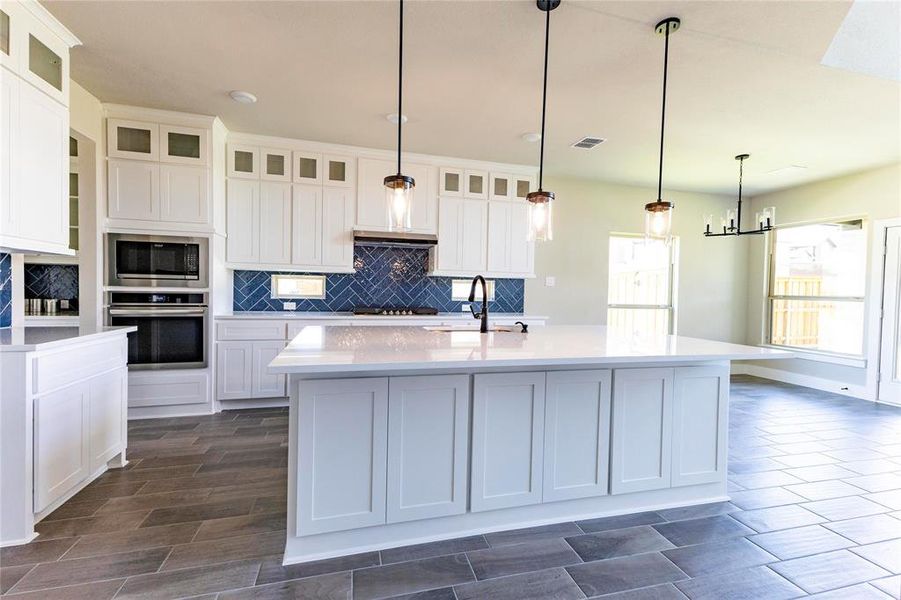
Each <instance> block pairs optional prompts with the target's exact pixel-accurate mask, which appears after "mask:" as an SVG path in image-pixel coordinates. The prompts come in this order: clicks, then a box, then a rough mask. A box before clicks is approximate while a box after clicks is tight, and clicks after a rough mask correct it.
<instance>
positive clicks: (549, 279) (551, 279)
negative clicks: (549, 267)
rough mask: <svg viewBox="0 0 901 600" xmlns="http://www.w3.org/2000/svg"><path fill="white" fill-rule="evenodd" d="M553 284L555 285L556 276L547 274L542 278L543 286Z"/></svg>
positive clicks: (551, 285) (552, 285)
mask: <svg viewBox="0 0 901 600" xmlns="http://www.w3.org/2000/svg"><path fill="white" fill-rule="evenodd" d="M555 285H557V278H556V277H551V276H548V277H545V278H544V286H545V287H554V286H555Z"/></svg>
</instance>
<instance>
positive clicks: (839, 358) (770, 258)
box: [763, 215, 870, 367]
mask: <svg viewBox="0 0 901 600" xmlns="http://www.w3.org/2000/svg"><path fill="white" fill-rule="evenodd" d="M849 221H860V229H861V231H863V232H864V234H865V235H866V238H865V240H864V257H863V260H864V264H863V265H862V268H863V269H864V272H865V273H869V267H870V257H869V243H870V223H869V220H868V218H867V217H866V215H849V216H842V217H831V218H823V219H813V220H810V221H798V222H795V223H786V224H784V225H779V226H777V227H774V228H773V231H772V232H770V233H767V240H766V246H767V252H766V260H767V277H766V293H765V295H764V311H763V312H764V319H765V322H764V343H763V345H764V346H767V347H770V348H778V349H780V350H791V351H793V352H795V353H797V354H798V355H799V357H800V358H808V359H811V360H821V361H822V362H829V363H835V364H842V365H847V366H855V367H859V366H865V361H866V356H867V355H866V352H867V342H868V340H867V333H868V331H867V329H868V327H867V321H868V312H867V311H868V310H869V301H868V298H869V293H870V282H869V281H865V284H864V295H863V296H787V295H784V294H778V295H777V294H774V293H773V291H774V290H775V288H776V237H777V232H778V231H779V230H780V229H793V228H795V227H806V226H809V225H823V224H828V223H835V224H838V223H846V222H849ZM778 300H783V301H792V300H796V301H802V302H803V301H809V302H810V301H812V302H817V301H822V302H858V303H860V304H861V306H862V309H863V322H862V323H861V329H862V332H861V333H862V335H861V345H860V346H861V349H860V353H859V354H849V353H845V352H832V351H830V350H819V349H817V348H806V347H803V346H789V345H786V344H776V343H774V342H773V304H774V302H776V301H778Z"/></svg>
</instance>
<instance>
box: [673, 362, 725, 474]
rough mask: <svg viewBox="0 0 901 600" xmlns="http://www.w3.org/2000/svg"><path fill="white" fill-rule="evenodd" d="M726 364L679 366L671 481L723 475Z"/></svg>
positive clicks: (674, 409) (674, 411)
mask: <svg viewBox="0 0 901 600" xmlns="http://www.w3.org/2000/svg"><path fill="white" fill-rule="evenodd" d="M728 400H729V367H728V365H724V366H710V367H707V366H705V367H678V368H677V369H676V376H675V385H674V391H673V474H672V485H673V486H682V485H696V484H700V483H715V482H717V481H722V480H723V479H725V477H726V453H727V440H726V432H727V430H728V428H729V412H728V411H729V402H728Z"/></svg>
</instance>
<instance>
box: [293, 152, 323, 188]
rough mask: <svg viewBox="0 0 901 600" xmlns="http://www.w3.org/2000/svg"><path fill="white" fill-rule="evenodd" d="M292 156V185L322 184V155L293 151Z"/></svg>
mask: <svg viewBox="0 0 901 600" xmlns="http://www.w3.org/2000/svg"><path fill="white" fill-rule="evenodd" d="M292 155H293V157H294V159H293V160H294V183H306V184H309V185H320V184H322V154H320V153H318V152H306V151H300V150H295V151H294V152H293V153H292Z"/></svg>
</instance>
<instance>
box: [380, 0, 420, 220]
mask: <svg viewBox="0 0 901 600" xmlns="http://www.w3.org/2000/svg"><path fill="white" fill-rule="evenodd" d="M399 3H400V35H399V36H398V38H399V41H398V53H397V56H398V58H397V115H398V117H397V173H396V174H395V175H388V176H387V177H385V180H384V184H385V207H386V209H387V211H388V231H409V230H410V228H411V227H412V223H411V219H412V209H413V206H412V200H413V188H414V187H416V181H414V180H413V178H412V177H410V176H409V175H404V174H402V173H401V170H400V150H401V127H402V125H403V122H404V113H403V98H404V85H403V81H404V0H399Z"/></svg>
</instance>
